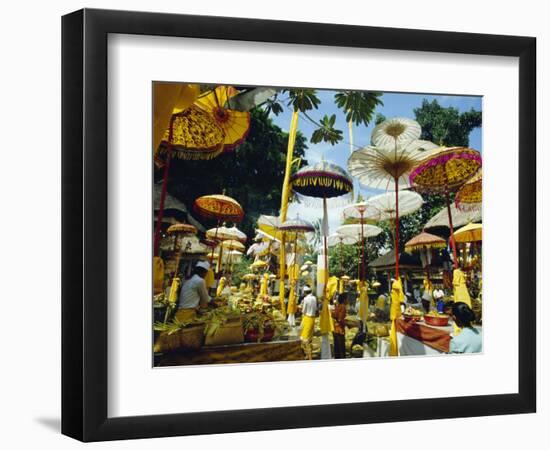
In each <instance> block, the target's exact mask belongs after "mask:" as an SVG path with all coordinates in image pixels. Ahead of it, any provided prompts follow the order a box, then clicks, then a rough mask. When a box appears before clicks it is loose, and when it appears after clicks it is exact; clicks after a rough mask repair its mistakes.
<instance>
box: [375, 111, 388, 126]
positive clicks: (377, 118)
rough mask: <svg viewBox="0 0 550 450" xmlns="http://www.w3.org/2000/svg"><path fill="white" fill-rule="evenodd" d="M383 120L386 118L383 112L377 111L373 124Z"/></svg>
mask: <svg viewBox="0 0 550 450" xmlns="http://www.w3.org/2000/svg"><path fill="white" fill-rule="evenodd" d="M384 120H386V116H385V115H384V114H381V113H377V114H376V118H375V119H374V124H375V125H379V124H381V123H382V122H384Z"/></svg>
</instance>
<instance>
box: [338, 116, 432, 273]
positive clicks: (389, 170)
mask: <svg viewBox="0 0 550 450" xmlns="http://www.w3.org/2000/svg"><path fill="white" fill-rule="evenodd" d="M420 134H421V128H420V125H419V124H418V123H417V122H415V121H414V120H411V119H406V118H399V117H398V118H394V119H389V120H385V121H384V122H382V123H380V124H379V125H377V126H376V127H375V129H374V130H373V133H372V135H371V141H372V143H373V144H374V145H373V146H371V147H366V148H364V149H361V150H357V151H355V152H353V153H352V155H351V156H350V158H349V159H348V170H349V171H350V173H351V174H352V175H353V176H354V177H357V179H358V180H359V182H360V183H361V184H363V185H365V186H369V187H372V188H375V189H388V187H389V186H393V189H394V190H395V192H396V194H395V195H396V202H395V210H396V211H395V248H399V202H398V199H397V191H398V190H399V189H400V188H403V187H408V186H409V179H408V175H409V173H410V171H411V170H412V169H413V168H414V167H415V165H416V164H417V163H418V162H419V161H421V160H422V159H423V158H425V157H426V155H429V154H431V153H432V152H433V151H435V149H436V148H437V146H436V145H435V144H434V143H432V142H429V141H422V140H419V139H418V138H419V137H420ZM395 275H396V277H397V278H398V277H399V252H395Z"/></svg>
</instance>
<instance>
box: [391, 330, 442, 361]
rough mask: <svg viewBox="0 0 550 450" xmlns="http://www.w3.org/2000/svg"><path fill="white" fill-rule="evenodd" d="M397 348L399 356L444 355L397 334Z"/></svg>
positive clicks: (421, 343)
mask: <svg viewBox="0 0 550 450" xmlns="http://www.w3.org/2000/svg"><path fill="white" fill-rule="evenodd" d="M397 347H398V348H399V356H413V355H414V356H421V355H441V354H443V353H445V352H442V351H440V350H436V349H435V348H433V347H430V346H429V345H426V344H424V342H422V341H418V340H416V339H414V338H412V337H410V336H407V335H405V334H401V333H397Z"/></svg>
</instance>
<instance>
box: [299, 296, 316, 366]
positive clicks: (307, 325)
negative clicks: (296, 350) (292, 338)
mask: <svg viewBox="0 0 550 450" xmlns="http://www.w3.org/2000/svg"><path fill="white" fill-rule="evenodd" d="M303 292H304V294H306V296H305V297H304V299H303V300H302V304H301V305H300V307H301V310H302V332H301V333H300V338H301V339H302V344H303V345H304V349H305V351H306V356H307V358H308V359H311V341H312V339H313V332H314V330H315V317H316V316H317V298H315V296H314V295H313V294H312V293H311V288H310V287H309V286H304V289H303Z"/></svg>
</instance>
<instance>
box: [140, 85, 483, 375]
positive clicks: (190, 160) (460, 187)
mask: <svg viewBox="0 0 550 450" xmlns="http://www.w3.org/2000/svg"><path fill="white" fill-rule="evenodd" d="M152 91H153V117H152V136H153V142H152V146H153V154H154V158H153V164H152V168H151V170H152V176H153V186H154V192H153V210H152V211H151V217H152V222H153V236H152V247H153V255H154V256H153V262H152V278H153V293H152V311H153V313H152V317H153V319H152V323H151V326H152V330H149V332H151V331H152V339H153V355H152V358H153V365H154V366H155V367H168V366H189V365H203V364H239V363H261V362H279V361H312V363H314V361H315V360H321V359H322V360H327V359H349V358H365V359H370V358H392V357H410V356H415V357H422V356H446V355H456V354H475V353H482V352H483V326H482V322H483V320H482V319H483V314H482V310H483V308H482V154H483V152H482V97H480V96H467V95H454V94H453V95H450V94H446V95H441V94H432V93H399V92H375V91H353V90H338V89H325V88H323V89H320V88H300V87H271V86H265V87H264V86H239V85H232V86H230V85H212V84H201V83H187V82H160V81H155V82H153V84H152ZM144 332H146V331H145V330H144Z"/></svg>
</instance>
